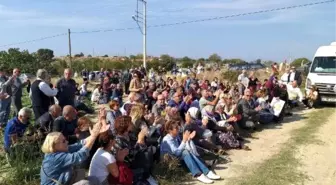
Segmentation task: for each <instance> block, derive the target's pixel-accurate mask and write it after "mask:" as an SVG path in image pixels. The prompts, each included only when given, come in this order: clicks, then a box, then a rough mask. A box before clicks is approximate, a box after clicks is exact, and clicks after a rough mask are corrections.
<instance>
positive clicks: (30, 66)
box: [0, 48, 44, 73]
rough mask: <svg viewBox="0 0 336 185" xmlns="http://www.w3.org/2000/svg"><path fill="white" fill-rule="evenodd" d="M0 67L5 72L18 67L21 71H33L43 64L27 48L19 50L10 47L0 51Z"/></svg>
mask: <svg viewBox="0 0 336 185" xmlns="http://www.w3.org/2000/svg"><path fill="white" fill-rule="evenodd" d="M0 67H1V69H2V70H3V71H7V72H10V71H11V70H12V69H14V68H20V70H21V71H22V72H23V73H35V72H36V70H37V69H39V68H41V67H44V66H43V65H41V63H39V61H38V60H37V59H36V57H35V56H34V55H32V54H30V53H29V52H28V51H27V50H24V51H22V52H21V51H20V49H19V48H10V49H8V51H7V52H6V51H2V52H0Z"/></svg>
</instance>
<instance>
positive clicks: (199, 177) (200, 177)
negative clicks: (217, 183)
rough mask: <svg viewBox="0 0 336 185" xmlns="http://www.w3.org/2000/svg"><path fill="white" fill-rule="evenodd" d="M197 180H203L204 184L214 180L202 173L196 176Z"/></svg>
mask: <svg viewBox="0 0 336 185" xmlns="http://www.w3.org/2000/svg"><path fill="white" fill-rule="evenodd" d="M197 180H199V181H201V182H203V183H204V184H212V183H213V182H214V181H213V180H211V179H209V178H208V177H206V176H205V175H204V174H202V175H200V176H198V177H197Z"/></svg>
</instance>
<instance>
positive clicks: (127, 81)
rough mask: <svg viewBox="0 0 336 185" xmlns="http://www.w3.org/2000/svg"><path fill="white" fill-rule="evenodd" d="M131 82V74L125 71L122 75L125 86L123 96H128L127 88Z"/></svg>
mask: <svg viewBox="0 0 336 185" xmlns="http://www.w3.org/2000/svg"><path fill="white" fill-rule="evenodd" d="M131 80H132V74H131V73H130V72H129V70H128V69H126V71H125V73H124V75H123V81H124V84H125V94H127V95H128V94H129V86H130V83H131Z"/></svg>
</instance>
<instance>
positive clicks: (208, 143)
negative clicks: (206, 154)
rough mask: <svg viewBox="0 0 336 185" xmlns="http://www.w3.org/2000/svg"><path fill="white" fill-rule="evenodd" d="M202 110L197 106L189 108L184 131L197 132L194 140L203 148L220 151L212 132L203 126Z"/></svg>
mask: <svg viewBox="0 0 336 185" xmlns="http://www.w3.org/2000/svg"><path fill="white" fill-rule="evenodd" d="M202 125H203V124H202V120H201V112H200V111H199V110H198V109H197V108H195V107H191V108H189V110H188V112H187V113H186V116H185V124H184V129H183V130H184V131H187V130H188V131H190V132H193V131H195V132H196V135H195V137H194V138H193V139H192V140H193V142H194V143H195V144H196V145H197V146H200V147H202V148H205V149H207V150H210V151H214V152H218V150H219V149H220V148H218V147H217V146H216V145H215V144H214V143H213V141H212V136H213V134H212V132H211V131H210V130H208V129H206V128H204V127H203V126H202Z"/></svg>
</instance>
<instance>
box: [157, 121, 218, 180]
mask: <svg viewBox="0 0 336 185" xmlns="http://www.w3.org/2000/svg"><path fill="white" fill-rule="evenodd" d="M165 130H166V132H167V135H166V136H165V137H164V138H163V141H162V144H161V155H162V156H163V155H165V154H168V155H171V156H175V157H178V158H180V159H181V160H183V162H184V163H185V164H186V166H187V167H188V169H189V170H190V172H191V174H192V175H193V177H195V178H197V180H199V181H201V182H203V183H206V184H211V183H213V180H218V179H220V178H221V177H220V176H218V175H216V174H215V173H214V172H212V171H210V170H209V169H208V168H207V167H206V165H205V164H204V163H203V162H202V161H201V159H200V158H199V157H197V156H196V155H194V154H193V153H192V152H190V150H187V148H186V143H187V142H188V141H189V140H191V139H193V138H194V137H195V135H196V132H193V133H190V132H189V131H185V132H184V133H183V138H182V140H181V139H180V138H179V136H178V135H179V125H178V122H175V121H168V122H167V123H166V125H165Z"/></svg>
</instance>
